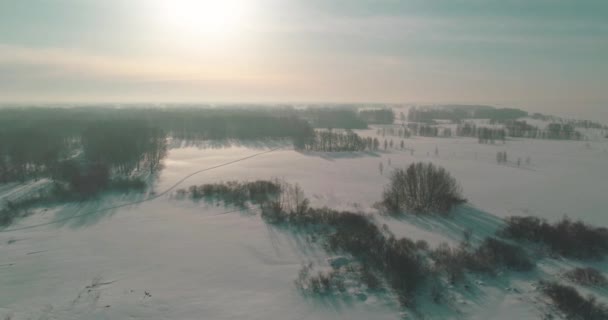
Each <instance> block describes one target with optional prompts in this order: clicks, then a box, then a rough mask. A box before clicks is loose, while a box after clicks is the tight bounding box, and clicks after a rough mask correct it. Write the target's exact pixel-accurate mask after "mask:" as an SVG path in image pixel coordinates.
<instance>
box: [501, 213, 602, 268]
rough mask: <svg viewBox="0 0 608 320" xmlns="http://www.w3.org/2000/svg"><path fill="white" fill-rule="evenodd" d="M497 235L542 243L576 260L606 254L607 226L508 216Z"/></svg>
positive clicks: (600, 256)
mask: <svg viewBox="0 0 608 320" xmlns="http://www.w3.org/2000/svg"><path fill="white" fill-rule="evenodd" d="M501 234H502V235H503V236H505V237H507V238H511V239H515V240H526V241H531V242H535V243H541V244H543V245H546V246H547V247H548V248H549V249H550V250H551V251H552V252H554V253H556V254H560V255H563V256H566V257H572V258H578V259H595V258H602V257H604V256H605V255H606V254H608V229H606V228H603V227H594V226H590V225H587V224H585V223H583V222H582V221H572V220H570V219H568V218H564V219H562V220H560V221H558V222H556V223H554V224H550V223H548V222H547V221H546V220H544V219H540V218H537V217H510V218H508V219H507V220H506V226H505V227H504V229H503V230H502V231H501Z"/></svg>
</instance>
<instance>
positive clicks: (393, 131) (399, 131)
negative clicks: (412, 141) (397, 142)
mask: <svg viewBox="0 0 608 320" xmlns="http://www.w3.org/2000/svg"><path fill="white" fill-rule="evenodd" d="M376 134H377V135H379V136H380V135H381V136H383V137H386V136H387V135H389V136H397V137H401V138H409V137H410V136H411V135H412V134H411V133H410V131H409V130H408V129H407V128H405V127H401V128H399V127H398V128H395V127H389V128H382V129H378V130H376Z"/></svg>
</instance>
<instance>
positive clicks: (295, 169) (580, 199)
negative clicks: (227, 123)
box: [0, 128, 608, 319]
mask: <svg viewBox="0 0 608 320" xmlns="http://www.w3.org/2000/svg"><path fill="white" fill-rule="evenodd" d="M359 133H360V134H362V135H369V136H375V134H376V130H375V129H374V128H372V129H370V130H364V131H359ZM391 138H392V139H393V140H394V141H395V142H398V141H400V139H398V138H397V137H388V136H387V139H391ZM380 139H381V140H382V138H380ZM405 143H406V147H407V148H410V149H414V150H415V152H414V155H413V156H412V155H411V154H410V151H409V150H406V151H400V150H388V151H380V152H377V153H338V154H326V153H301V152H297V151H294V150H291V149H290V147H289V145H287V144H285V143H280V144H278V145H277V144H272V145H271V146H269V145H266V147H265V146H264V144H256V145H253V146H252V145H236V146H231V147H224V148H204V149H201V148H196V147H184V148H176V149H171V151H170V153H169V156H168V158H167V159H166V160H165V169H164V170H163V171H162V173H161V176H160V177H159V179H158V181H157V183H156V185H155V187H154V189H155V192H156V194H160V193H161V192H162V191H164V190H166V189H168V188H170V187H172V186H173V185H174V184H175V183H176V182H178V181H179V180H180V179H182V178H183V177H185V176H187V175H189V174H191V173H192V172H195V171H198V170H201V169H205V168H210V167H214V166H218V165H221V164H223V163H227V162H231V161H234V160H238V159H240V158H243V157H247V156H250V155H253V154H256V153H260V152H262V151H264V150H268V149H270V148H274V147H277V146H282V147H283V148H282V149H279V150H276V151H273V152H269V153H265V154H261V155H259V156H257V157H254V158H250V159H247V160H245V161H241V162H236V163H233V164H230V165H227V166H223V167H218V168H216V169H213V170H210V171H205V172H201V173H200V174H197V175H194V176H192V177H190V178H188V179H187V180H186V181H184V182H183V183H182V184H181V185H180V186H179V187H188V186H190V185H193V184H203V183H210V182H218V181H228V180H241V181H242V180H255V179H269V178H281V179H284V180H286V181H287V182H290V183H298V184H299V185H300V186H301V187H302V188H303V189H304V191H305V192H306V194H307V196H308V197H309V198H310V200H311V202H312V205H314V206H328V207H332V208H336V209H344V210H355V211H362V212H373V209H372V206H373V204H374V203H375V202H376V201H378V200H379V199H380V197H381V193H382V189H383V187H384V185H385V184H386V183H387V181H388V174H389V172H390V170H392V169H393V168H396V167H405V166H407V165H408V164H410V163H412V162H414V161H432V162H435V163H437V164H439V165H441V166H444V167H445V168H446V169H448V170H449V171H450V172H451V173H452V174H453V175H454V176H455V177H456V178H457V180H458V181H459V182H460V183H461V184H462V187H463V190H464V194H465V196H466V197H467V198H468V200H469V202H470V204H469V205H468V206H467V207H464V208H461V209H459V212H457V213H455V214H454V215H453V216H452V217H443V218H439V217H438V218H425V217H411V216H410V217H405V218H399V219H397V218H391V217H384V216H376V217H375V219H376V221H377V222H378V223H385V224H387V225H388V226H389V228H390V229H391V230H392V231H393V232H394V233H395V234H397V235H398V236H407V237H409V238H412V239H414V240H425V241H427V242H429V244H430V245H432V246H435V245H438V244H439V243H441V242H452V243H455V242H458V241H459V240H460V239H461V237H462V231H464V230H466V229H469V228H470V229H472V230H473V232H474V233H473V236H474V238H476V239H480V238H482V237H483V236H486V235H491V234H493V232H494V231H495V230H496V229H497V228H498V227H499V226H500V224H501V219H500V218H502V217H506V216H511V215H537V216H541V217H545V218H547V219H549V220H556V219H559V218H561V217H562V216H563V215H565V214H567V215H568V216H570V217H572V218H580V219H584V220H585V221H586V222H588V223H591V224H594V225H603V226H607V225H608V216H607V215H606V214H605V210H606V208H607V205H606V204H607V202H606V182H607V181H608V170H605V167H606V164H607V163H608V151H606V150H608V142H606V140H597V141H592V142H591V143H590V146H591V147H589V146H588V145H587V142H584V141H580V142H579V141H547V140H526V139H521V140H508V141H507V143H506V144H504V145H503V144H502V143H497V144H495V145H480V144H478V143H477V141H476V140H475V139H468V138H422V137H414V138H410V139H405ZM436 148H437V149H438V150H439V155H438V156H435V149H436ZM498 151H507V153H508V158H509V160H510V161H511V162H510V163H509V165H499V164H497V163H496V160H495V159H496V152H498ZM526 157H530V158H531V164H530V165H526V164H525V163H524V159H525V158H526ZM517 158H521V159H522V165H521V166H520V167H518V166H517V165H516V161H517ZM389 159H390V162H391V165H390V166H389V165H388V161H389ZM381 162H382V163H383V165H384V173H383V174H380V172H379V170H378V167H379V164H380V163H381ZM40 183H41V182H38V183H35V184H30V185H25V186H24V185H19V186H9V187H6V186H4V187H2V188H0V199H2V198H4V197H8V196H11V197H12V196H14V194H15V192H17V191H19V192H23V191H24V190H27V188H36V187H37V186H39V184H40ZM148 196H149V195H148ZM142 197H143V196H141V195H140V196H137V195H126V196H109V197H107V198H104V199H102V200H101V201H97V202H94V203H89V204H84V205H66V206H61V207H56V208H51V209H50V210H48V211H41V212H39V213H38V214H35V215H33V216H31V217H29V218H27V219H24V220H22V221H20V222H18V223H17V224H16V225H14V226H11V227H10V228H19V227H27V226H32V225H37V224H43V223H47V222H52V221H55V220H56V219H66V218H67V219H68V220H66V221H65V222H63V223H60V224H51V225H43V226H40V227H37V228H31V229H23V230H17V231H11V232H0V252H2V254H1V255H0V288H1V290H0V319H5V318H7V317H8V318H7V319H201V318H205V319H240V318H247V319H328V318H331V319H398V318H399V317H400V315H399V312H398V310H397V308H396V307H395V306H394V304H393V303H392V301H382V300H379V299H372V298H370V299H367V300H366V301H365V302H355V303H350V304H344V303H341V302H340V301H324V302H320V301H314V300H311V299H307V298H305V297H303V296H302V295H300V294H299V292H298V291H297V290H296V288H295V286H294V284H293V281H294V280H295V279H296V277H297V274H298V271H299V269H300V268H301V266H302V264H303V263H306V262H309V261H312V262H314V263H316V264H320V265H323V264H327V261H328V260H327V259H328V258H330V257H328V256H327V255H326V253H324V252H323V251H322V250H317V249H315V248H311V247H308V246H306V245H305V244H304V242H302V241H301V240H299V239H298V238H297V237H294V236H293V235H290V234H287V233H286V232H283V231H281V230H277V229H274V228H272V227H269V226H267V225H266V224H265V223H264V222H263V221H262V220H261V219H260V217H259V216H258V215H256V212H255V210H253V211H249V212H248V211H240V212H234V211H235V210H234V208H231V207H224V206H213V205H207V204H205V203H203V202H201V203H194V202H191V201H188V200H177V199H174V198H173V197H172V196H171V194H167V195H162V196H160V197H158V198H155V199H153V200H151V201H147V202H143V203H140V204H137V205H130V206H125V207H119V208H116V209H114V210H109V211H101V212H95V213H93V214H84V215H83V213H87V212H94V211H95V210H98V209H100V208H106V207H113V206H116V205H120V204H122V203H127V202H132V201H136V200H141V199H143V198H142ZM225 212H230V213H225ZM74 215H78V216H77V217H76V218H73V219H70V218H69V217H71V216H74ZM563 267H564V266H561V265H558V267H555V266H551V267H546V268H545V267H541V268H540V269H541V271H539V272H541V273H542V274H544V275H551V274H556V273H557V272H558V271H559V270H561V269H560V268H563ZM596 267H599V268H601V269H603V270H604V271H606V270H608V268H607V267H606V264H603V263H600V264H598V265H596ZM482 281H483V282H484V284H475V286H476V287H477V290H481V292H483V293H482V294H480V296H483V297H484V298H483V299H473V300H472V301H467V302H466V303H464V304H463V306H462V309H463V311H464V312H465V315H466V316H465V317H461V316H458V315H449V316H448V315H445V314H441V313H437V314H434V313H433V312H432V311H431V314H429V317H430V318H436V319H443V318H466V319H536V318H538V316H539V315H538V312H539V311H538V307H537V306H536V305H535V304H534V302H533V301H534V299H533V297H534V296H535V293H534V292H533V288H532V287H531V285H530V284H531V282H532V281H533V279H532V278H531V277H527V276H523V277H519V278H517V277H516V278H509V279H507V280H505V281H506V283H500V285H492V284H491V283H490V284H486V283H487V282H488V281H487V280H483V279H482ZM511 287H514V288H517V291H516V292H515V291H512V290H507V288H511ZM465 301H466V299H465Z"/></svg>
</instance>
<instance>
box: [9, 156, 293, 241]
mask: <svg viewBox="0 0 608 320" xmlns="http://www.w3.org/2000/svg"><path fill="white" fill-rule="evenodd" d="M279 149H282V147H278V148H274V149H270V150H267V151H263V152H259V153H256V154H253V155H250V156H247V157H244V158H239V159H236V160H232V161H229V162H225V163H222V164H219V165H216V166H213V167H209V168H205V169H201V170H197V171H195V172H192V173H190V174H188V175H186V176H185V177H183V178H181V179H180V180H179V181H177V182H176V183H175V184H173V185H172V186H170V187H169V188H167V189H166V190H165V191H163V192H161V193H158V194H155V195H153V196H151V197H148V198H145V199H142V200H137V201H133V202H128V203H123V204H120V205H116V206H111V207H106V208H101V209H97V210H93V211H88V212H84V213H81V214H77V215H73V216H70V217H65V218H62V219H57V220H53V221H50V222H45V223H40V224H35V225H30V226H24V227H19V228H13V229H5V230H0V233H7V232H13V231H19V230H27V229H34V228H39V227H43V226H48V225H52V224H55V223H62V222H65V221H68V220H71V219H75V218H79V217H83V216H87V215H91V214H95V213H99V212H104V211H108V210H114V209H119V208H123V207H128V206H132V205H135V204H140V203H144V202H148V201H152V200H154V199H158V198H160V197H162V196H164V195H166V194H167V193H169V192H171V191H172V190H173V189H175V188H177V186H179V185H180V184H182V183H183V182H184V181H186V180H188V179H189V178H191V177H193V176H195V175H197V174H199V173H203V172H206V171H210V170H214V169H218V168H221V167H225V166H229V165H231V164H235V163H237V162H242V161H245V160H248V159H251V158H255V157H258V156H261V155H263V154H267V153H271V152H275V151H277V150H279ZM242 210H243V209H239V210H231V211H227V212H223V213H222V214H227V213H232V212H238V211H242Z"/></svg>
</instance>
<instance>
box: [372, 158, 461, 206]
mask: <svg viewBox="0 0 608 320" xmlns="http://www.w3.org/2000/svg"><path fill="white" fill-rule="evenodd" d="M390 179H391V181H390V183H389V185H388V186H387V187H386V188H385V190H384V193H383V203H384V205H385V207H386V208H387V209H389V210H392V211H399V210H408V211H412V212H415V213H430V212H448V211H449V210H450V209H452V207H453V206H455V205H458V204H461V203H463V202H465V201H466V200H465V199H464V198H463V196H462V191H461V188H460V186H459V185H458V183H457V182H456V179H454V178H453V177H452V175H451V174H450V173H449V172H447V171H446V170H445V169H444V168H441V167H437V166H435V165H434V164H432V163H422V162H418V163H413V164H411V165H410V166H409V167H408V168H407V169H405V170H404V169H397V170H394V171H393V172H392V174H391V177H390Z"/></svg>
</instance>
